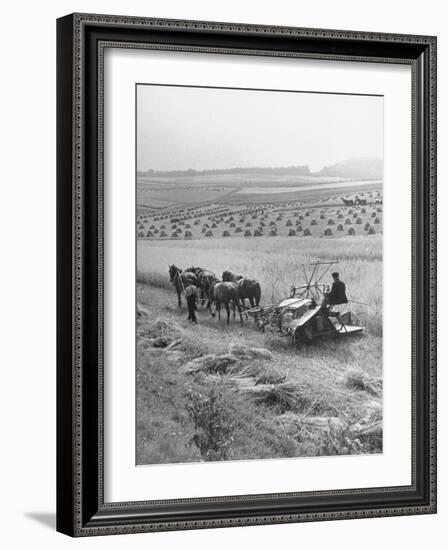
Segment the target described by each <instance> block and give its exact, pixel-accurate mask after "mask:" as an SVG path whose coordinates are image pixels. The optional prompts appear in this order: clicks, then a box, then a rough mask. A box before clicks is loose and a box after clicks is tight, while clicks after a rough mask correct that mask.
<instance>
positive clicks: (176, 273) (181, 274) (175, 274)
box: [168, 265, 199, 307]
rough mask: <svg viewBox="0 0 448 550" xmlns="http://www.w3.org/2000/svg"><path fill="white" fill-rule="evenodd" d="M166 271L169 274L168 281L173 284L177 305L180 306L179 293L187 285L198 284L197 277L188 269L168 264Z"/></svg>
mask: <svg viewBox="0 0 448 550" xmlns="http://www.w3.org/2000/svg"><path fill="white" fill-rule="evenodd" d="M168 273H169V274H170V281H171V283H172V284H173V286H174V288H175V290H176V292H177V302H178V305H179V307H181V306H182V301H181V299H180V295H181V293H182V292H183V291H184V290H185V287H186V286H187V285H190V284H191V285H195V286H199V282H198V278H197V277H196V275H195V274H194V273H191V272H190V271H182V269H180V267H177V266H175V265H170V266H168Z"/></svg>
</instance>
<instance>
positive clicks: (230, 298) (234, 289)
mask: <svg viewBox="0 0 448 550" xmlns="http://www.w3.org/2000/svg"><path fill="white" fill-rule="evenodd" d="M213 301H214V302H215V305H216V310H215V312H214V313H213V312H212V317H214V316H215V315H216V311H217V312H218V319H219V320H221V304H224V306H225V308H226V311H227V324H229V322H230V308H229V303H230V302H232V306H233V317H234V318H235V307H237V308H238V313H239V314H240V323H241V326H242V325H243V316H242V315H241V307H240V300H239V293H238V285H237V284H236V283H231V282H228V281H226V282H222V283H216V284H215V285H214V286H213Z"/></svg>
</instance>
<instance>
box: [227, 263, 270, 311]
mask: <svg viewBox="0 0 448 550" xmlns="http://www.w3.org/2000/svg"><path fill="white" fill-rule="evenodd" d="M222 280H223V281H232V282H235V283H237V285H238V291H239V295H240V300H241V304H242V305H243V307H245V304H244V300H245V299H246V298H247V299H248V300H249V302H250V307H255V306H259V305H260V299H261V286H260V283H259V282H258V281H257V280H255V279H250V278H249V277H243V276H242V275H237V274H236V273H232V272H231V271H224V273H223V274H222Z"/></svg>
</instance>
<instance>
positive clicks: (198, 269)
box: [184, 265, 205, 304]
mask: <svg viewBox="0 0 448 550" xmlns="http://www.w3.org/2000/svg"><path fill="white" fill-rule="evenodd" d="M187 271H188V273H194V274H195V275H196V277H197V279H198V282H199V287H198V288H199V292H200V297H201V303H202V304H203V303H204V300H205V296H204V289H203V288H202V285H201V273H203V272H204V271H205V269H204V268H203V267H199V266H194V265H192V266H190V267H187V268H186V269H185V271H184V272H187Z"/></svg>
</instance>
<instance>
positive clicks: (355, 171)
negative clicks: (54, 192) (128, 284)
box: [135, 83, 393, 465]
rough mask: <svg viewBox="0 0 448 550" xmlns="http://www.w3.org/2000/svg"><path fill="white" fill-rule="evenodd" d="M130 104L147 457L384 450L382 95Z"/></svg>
mask: <svg viewBox="0 0 448 550" xmlns="http://www.w3.org/2000/svg"><path fill="white" fill-rule="evenodd" d="M135 93H136V112H135V116H136V125H135V127H136V158H135V163H136V167H135V169H136V274H137V275H136V371H137V372H136V434H135V437H136V441H135V444H136V463H137V464H138V465H151V464H170V463H190V462H193V463H194V462H204V461H206V462H209V461H242V460H258V459H279V458H281V459H288V458H297V457H322V458H324V457H328V456H335V455H345V456H346V455H371V454H380V453H382V452H383V401H382V396H383V360H382V350H383V347H382V328H383V282H382V277H383V275H382V274H383V229H384V228H383V208H385V207H386V208H387V207H388V205H384V204H383V160H384V158H383V157H384V154H383V144H384V143H383V142H384V135H383V134H384V128H383V107H384V105H383V97H382V96H381V95H367V94H365V95H363V94H347V93H345V94H342V93H337V91H335V92H334V93H328V92H325V93H323V92H319V90H316V91H312V92H310V91H301V90H288V91H285V90H275V89H270V90H261V89H243V88H240V89H237V88H213V87H197V86H178V85H164V84H163V83H138V84H136V90H135ZM386 231H393V228H391V227H387V228H386Z"/></svg>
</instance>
